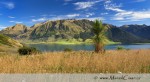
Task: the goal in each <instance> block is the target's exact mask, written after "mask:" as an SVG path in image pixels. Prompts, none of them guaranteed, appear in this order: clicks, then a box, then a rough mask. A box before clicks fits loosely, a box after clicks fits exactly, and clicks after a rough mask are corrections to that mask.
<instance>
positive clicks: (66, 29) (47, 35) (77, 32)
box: [0, 19, 150, 43]
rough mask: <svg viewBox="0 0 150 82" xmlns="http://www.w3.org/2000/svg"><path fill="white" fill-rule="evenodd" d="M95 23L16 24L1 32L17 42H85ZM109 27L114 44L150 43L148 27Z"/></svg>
mask: <svg viewBox="0 0 150 82" xmlns="http://www.w3.org/2000/svg"><path fill="white" fill-rule="evenodd" d="M93 23H94V22H93V21H90V20H86V19H82V20H75V19H68V20H56V21H46V22H43V23H38V24H35V25H33V26H31V27H27V26H25V25H22V24H16V25H14V26H11V27H7V28H5V29H3V30H1V31H0V34H4V35H7V36H9V37H12V38H14V39H17V40H32V41H49V42H55V41H59V40H65V41H70V40H76V41H81V42H84V41H86V40H88V39H91V38H92V37H93V36H94V34H93V32H92V31H91V28H92V26H93ZM104 25H108V26H109V27H108V31H107V34H106V35H107V37H108V39H109V40H111V41H114V42H122V43H148V42H150V35H149V33H150V26H147V25H123V26H120V27H117V26H115V25H111V24H104Z"/></svg>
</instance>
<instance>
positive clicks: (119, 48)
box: [117, 46, 125, 50]
mask: <svg viewBox="0 0 150 82" xmlns="http://www.w3.org/2000/svg"><path fill="white" fill-rule="evenodd" d="M124 49H125V48H124V47H123V46H117V50H124Z"/></svg>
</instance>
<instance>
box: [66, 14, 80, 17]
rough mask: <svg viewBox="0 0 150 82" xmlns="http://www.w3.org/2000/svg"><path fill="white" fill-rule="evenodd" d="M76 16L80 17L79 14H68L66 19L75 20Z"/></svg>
mask: <svg viewBox="0 0 150 82" xmlns="http://www.w3.org/2000/svg"><path fill="white" fill-rule="evenodd" d="M78 16H80V14H68V15H66V17H67V18H75V17H78Z"/></svg>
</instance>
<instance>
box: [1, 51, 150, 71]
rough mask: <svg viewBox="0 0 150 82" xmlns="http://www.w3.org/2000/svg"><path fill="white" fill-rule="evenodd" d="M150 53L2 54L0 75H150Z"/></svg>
mask: <svg viewBox="0 0 150 82" xmlns="http://www.w3.org/2000/svg"><path fill="white" fill-rule="evenodd" d="M149 53H150V50H148V49H147V50H108V51H106V53H105V54H104V55H102V54H97V53H94V52H90V51H72V52H49V53H48V52H47V53H42V54H36V55H35V54H33V55H27V56H20V55H16V54H10V53H9V54H10V55H8V53H0V62H1V63H0V73H150V54H149Z"/></svg>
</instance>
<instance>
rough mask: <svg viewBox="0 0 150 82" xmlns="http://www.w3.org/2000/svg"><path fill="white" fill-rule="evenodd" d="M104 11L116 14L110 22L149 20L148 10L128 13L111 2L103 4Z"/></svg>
mask: <svg viewBox="0 0 150 82" xmlns="http://www.w3.org/2000/svg"><path fill="white" fill-rule="evenodd" d="M104 6H105V9H106V10H111V11H114V12H116V14H115V15H114V16H113V17H112V20H120V21H126V20H127V21H140V20H143V19H150V10H147V11H146V10H144V11H128V10H123V9H121V8H120V7H122V6H121V5H116V4H113V3H112V2H111V1H109V3H108V2H106V3H105V5H104Z"/></svg>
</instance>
